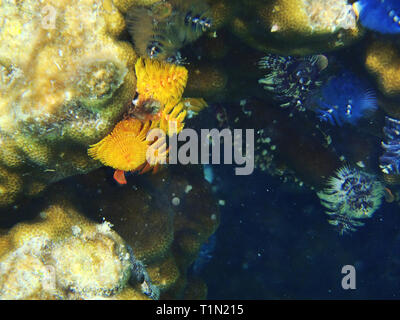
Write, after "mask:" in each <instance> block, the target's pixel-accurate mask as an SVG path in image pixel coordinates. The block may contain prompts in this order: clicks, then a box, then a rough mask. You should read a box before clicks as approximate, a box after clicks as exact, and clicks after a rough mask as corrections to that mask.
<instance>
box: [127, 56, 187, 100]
mask: <svg viewBox="0 0 400 320" xmlns="http://www.w3.org/2000/svg"><path fill="white" fill-rule="evenodd" d="M135 71H136V77H137V88H136V90H137V92H138V93H139V99H140V101H146V100H148V99H154V100H157V101H159V102H160V103H161V104H163V105H165V104H167V103H168V102H169V101H170V100H175V101H177V100H179V99H180V98H181V97H182V94H183V90H184V89H185V87H186V82H187V78H188V72H187V70H186V68H185V67H182V66H177V65H175V64H170V63H166V62H162V61H157V60H151V59H144V58H139V59H138V61H137V62H136V64H135ZM139 103H140V102H139Z"/></svg>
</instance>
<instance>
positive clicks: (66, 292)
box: [0, 199, 131, 299]
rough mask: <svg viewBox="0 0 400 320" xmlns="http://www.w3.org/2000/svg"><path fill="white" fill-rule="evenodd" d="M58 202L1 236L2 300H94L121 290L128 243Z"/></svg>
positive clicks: (124, 283) (127, 268) (127, 266)
mask: <svg viewBox="0 0 400 320" xmlns="http://www.w3.org/2000/svg"><path fill="white" fill-rule="evenodd" d="M54 202H55V203H57V204H54V203H50V204H48V206H47V207H46V208H45V209H44V210H43V211H42V213H41V214H40V217H38V219H37V220H36V221H34V222H31V223H20V224H18V225H16V226H14V227H13V228H12V229H11V230H10V231H9V232H8V233H7V234H2V235H0V247H1V248H0V253H1V257H0V265H1V268H0V298H1V299H60V298H61V299H93V298H106V297H110V296H112V295H114V294H116V293H119V292H121V291H122V290H123V289H124V288H126V287H127V281H128V279H129V276H130V272H131V260H130V254H129V252H128V249H127V247H126V245H125V242H124V241H123V240H122V239H121V238H120V237H119V236H118V235H117V234H116V233H115V232H114V231H112V230H111V229H110V226H109V225H108V224H107V223H103V224H100V225H96V224H94V223H92V222H90V221H89V220H87V219H86V218H84V217H83V216H81V215H80V214H79V212H78V211H77V210H76V209H75V207H74V206H73V205H72V204H71V203H70V202H68V201H65V200H63V199H57V200H56V201H54ZM5 247H6V248H5ZM4 249H6V250H4ZM105 275H106V276H105Z"/></svg>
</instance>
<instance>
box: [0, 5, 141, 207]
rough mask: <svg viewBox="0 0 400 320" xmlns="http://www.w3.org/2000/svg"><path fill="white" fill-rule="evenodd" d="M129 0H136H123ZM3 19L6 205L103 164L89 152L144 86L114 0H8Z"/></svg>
mask: <svg viewBox="0 0 400 320" xmlns="http://www.w3.org/2000/svg"><path fill="white" fill-rule="evenodd" d="M127 2H129V6H130V5H132V4H134V3H135V1H118V3H127ZM127 5H128V4H127ZM0 21H4V24H3V25H2V27H1V28H0V127H1V130H0V145H1V146H2V148H1V151H0V153H1V157H0V168H1V170H3V169H4V170H5V171H6V173H5V174H4V177H5V178H3V175H2V177H1V179H0V190H8V191H4V192H0V206H5V205H10V204H12V203H13V202H14V201H15V199H17V198H18V196H22V195H27V196H31V195H34V194H37V193H38V192H37V191H38V190H39V189H42V187H43V185H44V186H47V185H49V184H51V183H53V182H55V181H58V180H61V179H63V178H66V177H69V176H71V175H76V174H81V173H87V172H89V171H91V170H93V169H95V168H98V167H99V166H100V165H101V164H100V162H98V161H94V160H92V159H91V158H90V157H88V156H87V152H86V151H87V147H88V145H90V144H93V143H95V142H97V141H99V140H100V139H101V138H103V137H104V136H105V135H106V134H108V133H109V132H110V131H111V130H112V128H113V127H114V126H115V124H116V123H117V122H118V121H119V120H120V119H121V116H122V114H123V113H124V112H125V110H126V104H127V102H129V101H130V99H131V98H132V95H133V93H134V92H135V89H136V76H135V72H134V63H135V62H136V60H137V56H136V53H135V52H134V50H133V48H132V46H131V45H130V44H129V43H127V42H126V41H120V40H119V36H120V34H121V32H123V30H124V28H125V22H124V19H123V16H122V14H121V12H120V11H119V10H118V7H116V6H115V5H114V3H113V1H112V0H105V1H97V0H66V1H56V0H44V1H35V0H25V1H2V2H1V3H0ZM71 153H74V155H71ZM75 154H77V155H79V156H75ZM78 158H79V159H78ZM76 159H78V161H75V160H76ZM11 169H12V171H11ZM15 175H16V176H17V177H18V183H16V184H15V187H13V188H9V186H8V182H7V181H9V180H10V179H9V178H7V176H10V177H13V178H12V179H14V176H15ZM37 186H40V188H38V187H37Z"/></svg>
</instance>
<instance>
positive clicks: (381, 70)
mask: <svg viewBox="0 0 400 320" xmlns="http://www.w3.org/2000/svg"><path fill="white" fill-rule="evenodd" d="M365 65H366V67H367V69H368V71H369V72H370V73H371V74H373V75H374V76H375V78H376V81H377V83H378V86H379V88H380V90H381V91H382V93H383V94H385V95H387V96H398V95H399V94H400V73H399V70H400V50H399V48H398V47H396V46H395V45H394V44H393V43H390V42H387V41H374V42H372V43H371V44H370V45H369V47H368V49H367V53H366V60H365Z"/></svg>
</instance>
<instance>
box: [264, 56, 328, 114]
mask: <svg viewBox="0 0 400 320" xmlns="http://www.w3.org/2000/svg"><path fill="white" fill-rule="evenodd" d="M258 65H259V68H260V69H266V70H267V71H268V74H266V75H265V77H264V78H262V79H260V80H259V81H258V83H260V84H262V85H264V89H265V90H267V91H269V92H271V93H272V95H273V98H274V99H275V100H277V101H278V102H279V103H280V105H281V107H294V108H296V109H297V110H300V111H305V108H306V105H307V103H308V102H309V99H310V96H311V95H312V93H313V92H314V91H315V90H316V88H318V87H319V86H320V85H321V83H322V82H321V81H320V72H321V71H322V70H324V69H325V68H326V67H327V65H328V59H327V58H326V57H325V56H323V55H316V56H309V57H304V58H300V57H299V58H296V57H291V56H288V57H284V56H278V55H275V54H269V55H267V56H265V57H263V58H262V59H261V60H260V61H259V63H258Z"/></svg>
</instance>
